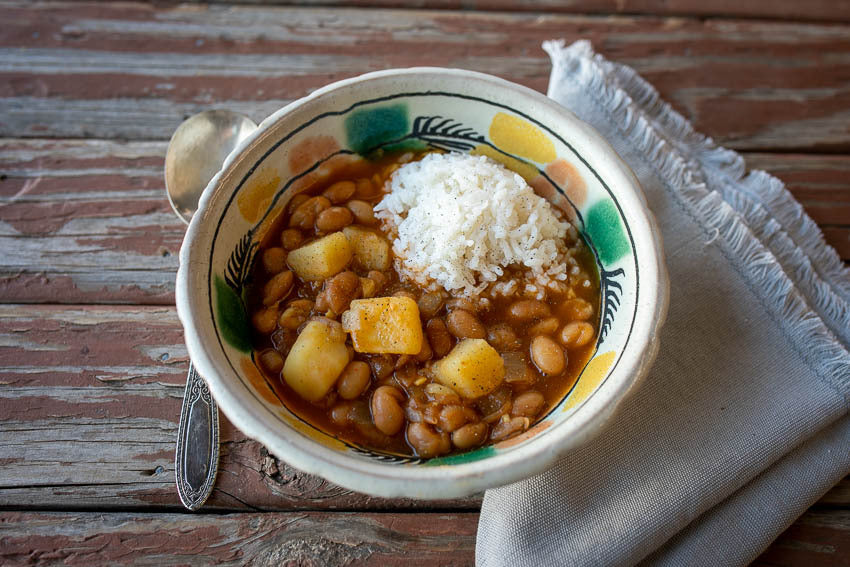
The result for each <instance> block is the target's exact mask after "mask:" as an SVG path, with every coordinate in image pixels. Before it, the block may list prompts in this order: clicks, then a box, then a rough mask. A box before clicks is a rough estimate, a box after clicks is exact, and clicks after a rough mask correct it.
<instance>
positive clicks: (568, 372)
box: [248, 154, 600, 455]
mask: <svg viewBox="0 0 850 567" xmlns="http://www.w3.org/2000/svg"><path fill="white" fill-rule="evenodd" d="M423 155H424V154H423ZM399 157H400V156H399V154H394V155H389V156H385V157H384V158H383V159H381V160H378V161H374V162H367V161H361V162H358V163H356V164H354V165H352V166H349V167H345V168H340V169H339V170H337V171H335V172H334V173H333V175H332V176H331V177H330V178H328V179H327V180H326V181H325V182H322V183H321V184H317V185H316V186H314V187H312V188H310V190H309V191H307V194H308V195H311V196H312V195H320V194H321V193H322V192H323V191H324V190H325V189H326V188H327V187H329V186H330V185H332V184H333V183H334V182H336V181H338V180H349V179H350V180H353V179H358V178H367V179H370V180H373V185H375V186H378V184H380V186H381V187H382V186H383V182H384V181H385V180H386V179H387V178H388V177H389V175H390V174H391V171H390V169H391V168H392V166H393V164H396V163H398V160H399ZM419 157H422V156H421V155H420V156H417V158H419ZM382 197H383V194H382V193H380V191H378V190H376V191H375V196H374V197H372V198H369V199H361V200H366V201H368V202H369V203H370V204H371V205H372V206H374V205H375V204H377V202H378V201H380V199H381V198H382ZM353 198H359V197H356V196H355V197H353ZM289 209H291V207H287V210H285V211H284V212H283V213H281V215H280V217H279V218H278V219H277V220H276V221H275V225H274V227H273V228H272V229H271V230H269V231H268V232H267V236H266V238H265V239H264V241H263V242H262V243H261V245H260V252H259V253H258V255H257V258H260V257H261V254H262V252H263V251H264V250H266V249H268V248H270V247H275V246H280V242H281V241H280V234H281V232H282V230H284V229H285V228H286V226H287V223H288V220H289V217H290V215H291V210H289ZM372 228H376V227H372ZM320 236H322V234H321V233H319V232H318V231H316V230H315V228H314V229H313V231H312V233H310V234H305V240H304V242H303V243H302V245H303V244H306V243H308V242H310V241H311V240H313V239H315V238H318V237H320ZM577 246H579V247H581V250H580V251H579V252H578V253H577V254H575V258H576V260H577V261H578V265H579V266H580V268H581V270H582V272H583V274H586V275H587V279H588V280H589V281H590V282H591V285H590V288H579V289H578V290H577V291H575V292H574V293H573V292H570V291H568V292H566V293H564V294H556V293H553V292H550V293H549V294H548V297H547V300H546V303H547V304H548V305H549V306H550V308H551V310H552V314H553V315H554V316H557V317H558V319H559V325H558V328H559V330H560V328H561V327H562V326H563V324H565V323H566V322H568V319H566V318H564V317H563V316H560V315H558V314H557V312H558V305H560V304H561V303H562V302H563V301H565V300H566V299H568V298H570V297H573V296H577V297H580V298H582V299H585V300H586V301H588V302H589V303H590V304H591V305H592V307H593V315H592V316H591V318H590V319H589V320H588V321H587V322H588V323H590V324H591V325H592V326H593V329H594V337H593V339H591V340H590V341H589V342H588V343H587V344H586V345H585V346H582V347H578V348H571V349H569V350H567V349H564V350H565V352H567V353H568V362H567V365H566V368H565V370H564V371H563V372H562V373H561V374H560V375H557V376H549V377H543V376H542V375H541V374H540V373H539V372H538V371H537V369H536V368H535V365H534V363H533V362H532V361H531V358H530V355H529V345H530V342H531V339H532V337H531V336H530V335H531V333H530V331H529V329H530V328H531V327H532V326H533V325H534V324H535V323H536V322H537V321H531V322H528V323H523V324H511V327H512V328H513V329H514V331H515V333H516V335H517V336H518V337H519V338H520V340H521V343H522V346H521V348H520V349H519V350H517V351H516V352H517V353H518V354H520V355H521V356H522V358H523V360H524V361H525V362H526V363H527V364H528V365H529V366H530V367H531V369H532V370H533V371H534V373H535V375H536V381H535V382H534V383H533V384H532V385H530V386H527V385H524V384H514V385H508V386H507V387H508V388H509V389H510V390H511V391H510V394H511V396H516V395H519V394H520V393H522V392H523V391H527V390H529V389H533V390H536V391H538V392H540V393H541V394H542V395H543V397H544V399H545V404H544V406H543V408H542V409H541V410H540V411H539V412H538V413H537V414H536V416H535V418H534V419H532V420H531V423H534V422H535V421H536V420H537V419H539V418H540V417H542V416H544V415H546V414H547V413H548V412H549V411H550V410H551V409H552V408H553V407H554V406H555V405H557V404H558V403H559V402H560V401H561V400H562V399H563V397H564V396H565V395H566V394H567V393H568V392H569V391H570V389H571V388H572V387H573V385H574V384H575V381H576V379H577V377H578V375H579V373H580V372H581V370H582V369H583V368H584V366H585V364H586V363H587V361H588V360H589V358H590V357H591V355H592V353H593V348H594V345H595V343H596V336H595V335H596V333H597V332H598V320H599V308H600V294H599V280H598V274H597V272H596V268H595V262H594V261H593V256H592V254H591V252H590V251H589V249H588V248H587V246H586V245H584V244H583V242H581V241H580V240H579V244H578V245H577ZM346 269H347V270H352V271H354V272H355V273H357V275H358V276H360V277H365V276H366V272H365V271H364V270H358V269H356V267H354V268H353V267H351V266H349V267H348V268H346ZM385 275H387V276H388V279H389V282H388V283H387V284H386V285H385V286H384V288H383V289H382V290H381V291H380V293H378V294H376V297H382V296H389V295H392V294H393V293H395V292H397V291H399V290H408V291H411V292H413V293H415V294H416V295H417V297H418V296H419V295H420V294H421V293H422V292H423V290H421V289H419V288H418V287H417V286H416V285H413V284H409V283H404V282H401V281H399V277H398V275H397V273H396V272H395V270H394V269H393V268H392V267H390V269H389V270H387V271H386V272H385ZM269 279H270V275H268V274H267V273H266V272H265V270H264V269H263V267H262V265H261V262H260V261H256V262H255V266H254V268H253V278H252V281H253V282H254V284H253V286H252V288H251V290H252V291H251V292H250V293H249V306H248V307H249V312H250V313H252V314H253V313H255V312H256V311H257V310H259V309H262V308H263V298H262V289H263V285H264V284H265V283H266V282H267V281H268V280H269ZM321 290H322V287H321V284H318V285H317V284H316V283H310V282H303V281H301V280H300V279H299V278H298V277H297V276H295V281H294V284H293V287H292V289H291V291H290V292H289V294H288V295H287V296H286V297H285V298H284V300H282V301H281V302H280V303H281V304H282V305H285V304H287V303H288V302H290V301H292V300H293V299H296V298H306V299H310V300H313V301H315V299H316V297H317V295H318V294H319V293H320V292H321ZM485 294H486V292H485ZM489 299H490V301H491V306H490V308H489V309H488V310H486V311H484V312H480V313H478V317H479V319H480V321H481V322H482V323H483V324H484V325H485V326H487V327H488V328H489V327H490V326H491V325H494V324H497V323H505V322H506V321H507V320H508V317H507V312H508V309H509V307H510V305H511V304H512V303H513V302H514V301H516V300H517V299H519V298H518V297H510V298H505V297H501V296H497V297H489ZM282 310H283V307H282V308H281V311H282ZM446 313H447V310H446V307H445V306H443V307H442V308H441V310H440V311H439V312H438V314H437V316H442V317H445V315H446ZM315 315H322V313H316V312H315V307H314V311H313V312H311V316H315ZM336 318H337V319H339V317H338V316H337V317H336ZM425 322H426V321H425V320H424V319H423V321H422V323H423V327H424V324H425ZM299 331H300V328H299ZM558 332H559V331H556V332H555V333H554V334H553V335H552V336H553V337H554V336H556V335H557V334H558ZM296 336H297V334H296V333H295V332H293V331H283V330H281V329H280V327H278V330H276V331H274V332H272V333H270V334H266V333H261V332H259V331H257V330H256V329H254V331H253V337H252V338H253V344H254V347H255V351H256V353H257V354H259V353H261V352H263V351H264V350H265V349H269V348H274V349H276V350H277V351H278V352H280V353H281V355H282V356H283V358H284V359H285V356H286V354H287V353H288V349H289V348H290V347H291V345H292V343H293V342H294V340H295V338H296ZM426 340H427V339H426ZM456 343H457V339H453V344H456ZM349 344H350V338H349ZM376 356H378V355H368V354H362V353H355V354H354V359H353V360H362V361H366V362H368V361H370V360H373V359H374V358H376ZM384 356H390V357H391V359H392V360H393V361H397V360H398V358H399V355H384ZM255 358H257V360H258V361H259V357H258V356H256V357H255ZM412 364H413V365H416V366H417V367H419V368H421V367H424V365H425V364H424V363H418V362H416V361H413V363H412ZM260 366H261V367H262V364H260ZM410 366H411V365H410V364H408V365H406V366H405V367H402V368H400V369H398V370H396V371H395V372H394V373H392V374H390V376H389V377H388V378H386V379H383V380H377V379H376V376H375V373H374V371H373V373H372V377H371V383H370V384H369V386H368V388H367V390H366V391H365V393H363V394H361V396H360V397H359V398H358V399H357V400H355V401H354V403H358V402H359V403H360V411H359V413H358V416H359V418H358V419H360V420H361V421H362V423H357V422H355V423H349V424H347V425H345V426H340V425H338V424H337V423H334V422H333V421H332V420H331V417H330V413H331V408H332V407H333V406H334V405H335V404H339V403H340V402H342V400H341V399H337V398H336V396H335V393H336V391H335V389H333V388H332V389H331V391H330V393H329V394H328V395H327V396H326V397H325V398H324V399H322V400H320V401H319V402H317V403H311V402H309V401H307V400H305V399H303V398H301V397H300V396H299V395H298V394H297V393H296V392H295V391H294V390H292V389H291V388H290V387H289V386H288V385H287V384H286V382H285V381H284V380H283V379H282V376H281V375H280V373H276V374H272V373H270V372H268V371H267V370H266V369H264V372H265V373H266V375H267V377H268V379H269V381H270V382H272V383H273V385H274V387H275V390H276V391H277V393H278V395H279V396H280V397H281V398H282V399H283V401H284V402H285V404H286V406H287V407H288V408H289V409H290V410H291V411H293V412H294V413H295V414H296V415H298V416H299V417H300V418H301V419H303V420H305V421H307V422H308V423H310V424H312V425H314V426H315V427H318V428H319V429H321V430H323V431H325V432H327V433H329V434H331V435H335V436H337V437H339V438H341V439H343V440H345V441H348V442H351V443H354V444H357V445H360V446H363V447H367V448H370V449H374V450H379V451H384V452H389V453H395V454H403V455H410V454H415V450H414V449H413V447H411V445H410V444H408V442H407V440H406V435H405V429H406V425H405V426H404V427H402V429H401V431H400V432H399V433H397V434H395V435H392V436H389V435H385V434H384V433H381V432H380V431H378V429H377V428H376V427H375V426H374V425H372V424H371V423H367V422H366V421H367V420H368V416H369V411H370V410H369V400H370V399H371V396H372V393H373V392H374V390H375V389H376V388H377V387H379V386H380V385H382V384H394V385H397V386H398V387H399V388H400V389H402V390H403V391H404V392H405V394H406V396H407V397H408V398H409V397H411V396H414V397H422V396H423V393H422V388H424V384H421V385H416V386H413V385H410V380H408V379H406V378H405V377H406V376H410V375H411V374H410V372H411V371H410ZM500 388H501V389H502V393H504V391H505V385H504V384H503V385H502V386H500ZM464 405H466V406H468V407H472V408H474V409H476V411H477V412H478V415H479V418H481V417H483V414H484V413H485V410H484V409H482V408H483V407H484V405H485V404H484V402H481V401H480V400H479V401H478V402H469V401H466V400H465V401H464ZM490 429H492V426H491V428H490ZM492 442H493V441H490V440H487V441H485V442H484V444H485V445H486V444H490V443H492ZM455 452H461V451H459V450H457V449H456V448H453V450H452V453H455Z"/></svg>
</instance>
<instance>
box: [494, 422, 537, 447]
mask: <svg viewBox="0 0 850 567" xmlns="http://www.w3.org/2000/svg"><path fill="white" fill-rule="evenodd" d="M530 426H531V420H530V419H528V418H527V417H513V418H510V419H507V420H505V419H501V420H499V422H498V423H496V425H494V426H493V430H492V431H491V432H490V439H491V440H492V441H501V440H503V439H507V438H508V437H513V436H514V435H516V434H517V433H521V432H523V431H525V430H526V429H528V428H529V427H530Z"/></svg>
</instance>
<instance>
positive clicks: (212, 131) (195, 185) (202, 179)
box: [165, 110, 257, 224]
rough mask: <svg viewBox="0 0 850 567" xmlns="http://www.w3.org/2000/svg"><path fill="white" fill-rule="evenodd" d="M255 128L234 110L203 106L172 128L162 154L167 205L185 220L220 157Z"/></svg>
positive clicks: (208, 180) (213, 171) (248, 119)
mask: <svg viewBox="0 0 850 567" xmlns="http://www.w3.org/2000/svg"><path fill="white" fill-rule="evenodd" d="M256 129H257V125H256V124H255V123H254V122H253V121H252V120H251V119H250V118H248V117H247V116H244V115H242V114H239V113H237V112H232V111H230V110H205V111H204V112H199V113H198V114H195V115H194V116H192V117H190V118H189V119H188V120H186V121H185V122H183V123H182V124H181V125H180V126H178V127H177V130H175V131H174V134H173V135H172V136H171V141H170V142H168V151H167V152H166V154H165V188H166V192H167V193H168V200H169V202H170V203H171V207H172V208H173V209H174V212H175V213H177V216H179V217H180V218H181V219H183V221H184V222H185V223H186V224H189V221H190V220H192V215H193V214H195V211H196V210H197V208H198V201H199V200H200V198H201V193H203V192H204V189H205V188H206V186H207V184H208V183H209V182H210V179H212V178H213V176H214V175H215V174H216V172H218V170H219V169H221V164H222V163H224V159H225V158H226V157H227V156H228V155H229V154H230V152H231V151H233V148H235V147H236V146H237V145H238V144H239V142H241V141H242V140H244V139H245V138H246V137H248V135H249V134H251V132H253V131H254V130H256Z"/></svg>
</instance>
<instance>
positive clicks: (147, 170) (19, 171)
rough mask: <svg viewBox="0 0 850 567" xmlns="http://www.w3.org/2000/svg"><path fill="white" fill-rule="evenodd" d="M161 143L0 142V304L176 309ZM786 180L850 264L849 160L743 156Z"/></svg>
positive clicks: (174, 222)
mask: <svg viewBox="0 0 850 567" xmlns="http://www.w3.org/2000/svg"><path fill="white" fill-rule="evenodd" d="M165 147H166V144H165V142H117V141H105V140H21V139H12V140H9V139H7V140H2V139H0V173H2V176H0V249H2V250H4V254H2V255H0V302H49V303H138V304H165V305H170V304H173V302H174V278H175V274H176V271H177V254H178V252H179V249H180V244H181V242H182V239H183V234H184V231H185V226H184V225H183V223H182V222H181V221H179V220H178V219H177V218H176V217H175V216H174V214H173V213H172V211H171V208H170V207H169V205H168V202H167V200H166V199H165V196H164V195H165V184H164V181H163V178H162V164H163V156H164V154H165ZM746 158H747V163H748V165H749V166H751V167H754V168H763V169H766V170H768V171H770V172H771V173H773V174H775V175H778V176H779V177H780V178H781V179H783V180H785V181H786V182H787V183H788V185H789V188H790V190H791V192H792V193H793V194H794V196H795V197H796V198H797V199H799V200H800V201H801V202H802V204H803V206H804V207H805V208H806V211H807V212H808V213H809V214H810V215H811V216H812V217H813V218H814V220H815V221H816V222H818V223H820V224H821V225H823V226H825V227H826V229H825V235H826V238H827V241H828V242H829V243H830V244H832V245H833V246H835V247H836V248H837V249H838V251H839V253H840V254H841V256H842V258H844V259H845V260H850V245H848V235H849V234H850V157H848V156H846V155H837V156H830V155H803V154H747V156H746Z"/></svg>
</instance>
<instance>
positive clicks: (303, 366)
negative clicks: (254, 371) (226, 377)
mask: <svg viewBox="0 0 850 567" xmlns="http://www.w3.org/2000/svg"><path fill="white" fill-rule="evenodd" d="M422 155H423V154H419V155H411V154H410V153H407V154H400V153H396V154H391V155H387V156H385V157H383V158H382V159H379V160H376V161H370V162H366V161H363V162H358V163H357V164H354V165H351V166H347V167H346V168H341V169H340V170H338V171H336V172H334V174H332V175H331V176H330V177H329V178H328V180H327V181H325V182H322V183H320V184H317V185H316V186H314V187H312V188H311V189H310V190H308V191H307V192H304V193H301V194H298V195H296V196H295V197H293V198H292V200H291V201H290V202H289V203H288V205H287V207H286V208H285V210H284V211H283V212H282V213H281V215H280V217H279V218H278V219H277V220H276V221H275V225H274V227H273V228H272V229H271V230H269V231H268V232H267V234H266V236H265V238H264V240H263V242H262V243H261V245H260V249H259V252H258V253H257V256H256V260H255V262H254V266H253V272H252V285H251V288H250V295H249V313H250V316H251V323H252V326H253V334H254V335H253V344H254V348H255V352H254V356H255V360H256V361H257V362H258V365H259V366H260V367H261V368H262V370H263V372H264V373H265V374H266V376H267V378H268V379H269V381H270V383H271V384H272V385H273V386H274V388H275V390H276V392H277V393H278V395H279V396H280V397H281V399H282V400H283V401H284V403H285V404H286V405H287V407H288V408H289V409H290V410H292V411H293V412H294V413H295V414H297V415H298V416H299V417H301V418H302V419H304V420H305V421H307V422H308V423H311V424H313V425H314V426H316V427H318V428H320V429H322V430H324V431H326V432H328V433H330V434H332V435H335V436H337V437H339V438H341V439H343V440H345V441H347V442H350V443H354V444H357V445H359V446H362V447H366V448H369V449H373V450H377V451H382V452H389V453H393V454H401V455H416V456H419V457H423V458H428V457H436V456H442V455H447V454H451V453H458V452H464V451H468V450H471V449H474V448H476V447H480V446H483V445H487V444H491V443H496V442H499V441H503V440H505V439H508V438H510V437H513V436H515V435H518V434H520V433H522V432H524V431H526V430H528V429H529V427H531V426H532V425H533V424H534V423H535V422H536V421H537V420H538V419H539V418H541V417H542V416H544V415H546V413H547V412H548V411H549V410H550V409H551V408H552V407H554V406H555V405H556V404H557V403H558V402H560V400H561V399H562V398H563V397H564V396H565V395H566V393H567V392H569V390H570V389H571V387H572V386H573V384H574V383H575V381H576V379H577V377H578V375H579V373H580V372H581V370H582V369H583V367H584V366H585V364H586V363H587V361H588V359H589V357H590V356H591V355H592V349H593V345H594V343H595V340H596V336H597V331H598V320H599V316H598V314H599V301H600V299H599V279H598V274H597V272H596V267H595V262H594V261H593V257H592V254H591V252H590V251H589V249H588V247H587V245H586V244H585V243H584V241H583V240H582V238H581V237H580V236H579V235H578V233H577V232H576V231H575V229H574V228H570V230H569V234H568V237H567V241H568V242H567V244H568V246H569V256H568V260H567V263H568V265H569V269H568V270H567V273H568V278H567V280H566V281H562V282H558V285H555V286H552V287H551V288H547V289H546V290H545V293H544V294H543V295H544V297H543V298H542V299H541V298H540V293H539V291H538V292H537V293H532V292H528V291H526V288H525V287H524V286H523V285H513V286H506V285H504V284H505V282H509V281H510V280H511V279H517V280H521V278H522V272H521V270H520V269H519V268H514V267H510V266H509V267H508V268H506V269H505V275H504V276H503V277H502V278H500V280H499V282H496V283H495V284H492V285H490V286H489V287H488V288H487V289H485V290H484V291H483V292H482V293H481V294H480V295H479V296H477V297H465V296H460V295H459V296H452V295H451V294H450V293H448V292H446V291H445V290H444V289H442V288H439V289H433V288H428V289H425V288H422V287H420V286H418V285H416V284H413V283H411V282H409V281H402V280H401V279H400V277H399V274H398V272H397V271H396V268H395V266H394V262H395V261H397V259H396V258H395V256H394V254H393V250H392V235H391V234H390V233H389V231H388V229H387V228H386V227H385V226H383V225H382V223H381V222H379V219H378V218H376V216H375V212H374V209H373V208H374V206H375V205H376V204H377V203H378V202H379V201H380V200H381V198H382V197H383V194H384V191H385V190H386V189H385V182H386V181H387V179H389V177H390V176H391V175H392V172H393V171H394V170H395V169H396V168H398V167H399V166H400V165H401V164H402V163H404V162H406V161H409V160H411V159H419V158H421V157H422ZM558 214H559V215H562V213H561V212H560V211H558ZM506 290H507V291H506Z"/></svg>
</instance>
